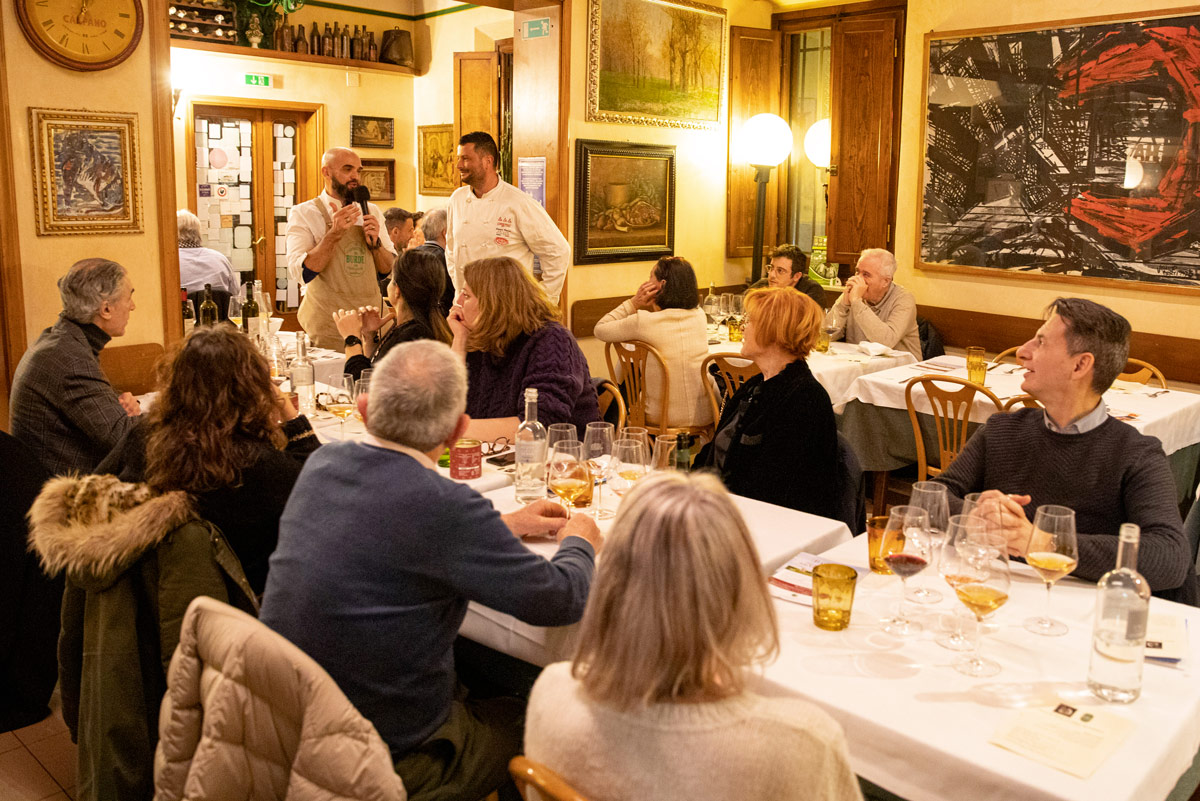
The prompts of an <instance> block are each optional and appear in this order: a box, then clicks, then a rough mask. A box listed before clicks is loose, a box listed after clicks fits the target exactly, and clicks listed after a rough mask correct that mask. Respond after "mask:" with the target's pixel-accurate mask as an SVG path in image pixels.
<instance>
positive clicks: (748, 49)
mask: <svg viewBox="0 0 1200 801" xmlns="http://www.w3.org/2000/svg"><path fill="white" fill-rule="evenodd" d="M782 41H783V34H782V33H780V32H779V31H772V30H765V29H760V28H744V27H740V26H737V25H731V26H730V27H729V73H730V74H729V168H728V169H729V172H728V182H727V188H726V192H727V195H728V203H727V205H726V211H725V255H726V256H728V257H730V258H744V257H748V256H752V255H753V250H754V214H755V203H756V200H757V198H756V193H757V187H756V185H755V183H754V173H755V169H754V168H753V167H751V166H750V165H749V164H747V163H745V161H744V160H743V159H742V157H741V155H740V149H741V147H742V146H743V145H744V144H747V143H744V142H743V141H742V137H741V130H742V125H744V124H745V122H746V120H748V119H750V118H751V117H753V116H754V115H755V114H762V113H771V114H778V113H779V103H780V95H779V81H780V63H781V59H782V52H781V51H782ZM781 184H782V180H781V179H780V170H778V169H776V170H773V171H772V172H771V181H770V183H768V184H767V202H766V227H765V229H764V233H763V243H764V246H763V250H764V253H766V252H770V249H771V248H772V247H774V246H775V245H776V244H777V241H776V240H777V238H778V236H779V187H780V185H781Z"/></svg>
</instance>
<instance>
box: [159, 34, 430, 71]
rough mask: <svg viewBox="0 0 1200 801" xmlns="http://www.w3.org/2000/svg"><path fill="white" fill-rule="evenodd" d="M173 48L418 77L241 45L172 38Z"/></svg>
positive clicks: (380, 66)
mask: <svg viewBox="0 0 1200 801" xmlns="http://www.w3.org/2000/svg"><path fill="white" fill-rule="evenodd" d="M171 47H181V48H183V49H185V50H203V51H205V52H208V53H224V54H226V55H230V56H238V57H239V58H250V59H256V60H261V61H291V62H299V63H301V64H315V65H317V66H320V67H335V68H337V69H347V70H358V71H360V72H384V73H388V74H391V75H396V74H399V75H416V74H417V71H416V70H414V69H413V68H412V67H401V66H399V65H397V64H384V63H383V62H380V61H357V60H355V59H351V58H330V57H329V56H313V55H305V54H304V53H285V52H281V51H279V50H267V49H264V48H253V47H242V46H241V45H232V44H222V43H220V42H200V41H195V40H189V39H181V38H178V37H176V36H172V37H171Z"/></svg>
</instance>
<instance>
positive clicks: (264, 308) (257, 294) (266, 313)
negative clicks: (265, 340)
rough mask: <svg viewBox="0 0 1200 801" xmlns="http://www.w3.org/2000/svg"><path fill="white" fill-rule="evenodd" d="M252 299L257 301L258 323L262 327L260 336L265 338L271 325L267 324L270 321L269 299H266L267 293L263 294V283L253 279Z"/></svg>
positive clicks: (270, 307) (270, 306)
mask: <svg viewBox="0 0 1200 801" xmlns="http://www.w3.org/2000/svg"><path fill="white" fill-rule="evenodd" d="M254 299H255V300H257V301H258V321H259V325H260V326H261V327H262V335H263V336H264V337H265V336H267V334H268V333H270V330H271V324H270V323H269V322H267V321H268V320H270V319H271V309H272V308H273V307H272V305H271V299H270V298H268V297H267V293H265V292H263V282H262V281H261V280H259V279H257V278H256V279H254Z"/></svg>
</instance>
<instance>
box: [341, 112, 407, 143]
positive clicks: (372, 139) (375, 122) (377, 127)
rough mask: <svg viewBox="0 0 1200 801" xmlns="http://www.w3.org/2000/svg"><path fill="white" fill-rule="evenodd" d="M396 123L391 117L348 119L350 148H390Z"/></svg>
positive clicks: (394, 135) (393, 140) (355, 117)
mask: <svg viewBox="0 0 1200 801" xmlns="http://www.w3.org/2000/svg"><path fill="white" fill-rule="evenodd" d="M395 140H396V121H395V120H394V119H392V118H391V117H358V116H351V117H350V147H381V148H391V147H392V146H393V143H394V142H395Z"/></svg>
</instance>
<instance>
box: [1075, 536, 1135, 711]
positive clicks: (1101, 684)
mask: <svg viewBox="0 0 1200 801" xmlns="http://www.w3.org/2000/svg"><path fill="white" fill-rule="evenodd" d="M1140 538H1141V529H1140V528H1138V527H1137V526H1136V525H1135V524H1133V523H1125V524H1124V525H1122V526H1121V530H1120V533H1119V534H1118V541H1117V565H1116V567H1115V568H1113V569H1112V570H1110V571H1108V572H1107V573H1105V574H1104V575H1103V576H1101V577H1100V580H1099V581H1097V582H1096V619H1095V623H1094V625H1093V628H1092V654H1091V661H1090V662H1089V663H1088V679H1087V681H1088V688H1089V689H1090V690H1091V691H1092V693H1093V694H1095V695H1096V696H1097V697H1099V698H1102V699H1104V700H1105V701H1113V702H1115V703H1119V704H1128V703H1132V702H1133V701H1136V700H1137V698H1138V696H1139V695H1141V694H1142V662H1143V660H1144V659H1145V656H1146V624H1147V621H1148V619H1149V616H1150V585H1149V584H1147V583H1146V579H1144V578H1142V575H1141V574H1140V573H1138V572H1137V554H1138V542H1139V540H1140Z"/></svg>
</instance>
